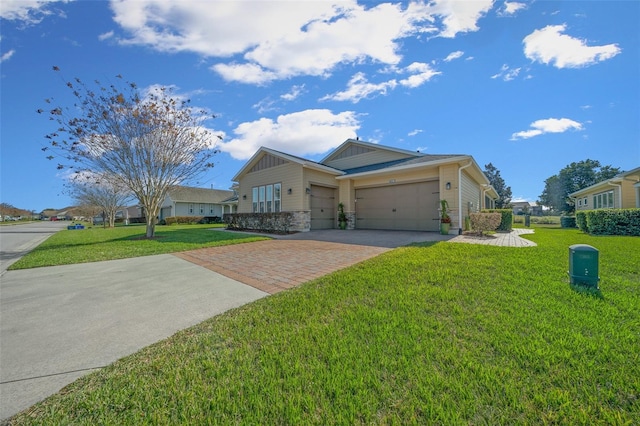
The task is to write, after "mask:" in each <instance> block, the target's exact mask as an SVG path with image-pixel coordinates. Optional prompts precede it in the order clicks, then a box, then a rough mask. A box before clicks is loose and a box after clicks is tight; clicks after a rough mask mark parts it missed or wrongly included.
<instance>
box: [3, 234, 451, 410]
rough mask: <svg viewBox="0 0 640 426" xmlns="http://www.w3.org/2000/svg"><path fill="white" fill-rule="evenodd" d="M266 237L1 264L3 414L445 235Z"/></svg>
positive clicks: (444, 238) (445, 237)
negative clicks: (65, 261) (255, 307)
mask: <svg viewBox="0 0 640 426" xmlns="http://www.w3.org/2000/svg"><path fill="white" fill-rule="evenodd" d="M211 232H229V231H223V230H220V231H211ZM272 237H275V238H274V239H273V240H270V241H260V242H255V243H247V244H236V245H230V246H224V247H217V248H210V249H201V250H194V251H190V252H183V253H177V254H175V255H171V254H166V255H158V256H147V257H140V258H133V259H124V260H113V261H106V262H95V263H85V264H77V265H66V266H56V267H47V268H36V269H29V270H19V271H8V272H5V273H4V274H3V275H2V280H1V282H0V286H1V287H0V290H1V292H0V294H1V298H0V419H6V418H7V417H9V416H11V415H13V414H16V413H17V412H19V411H21V410H24V409H26V408H28V407H29V406H31V405H32V404H34V403H36V402H38V401H40V400H42V399H44V398H46V397H47V396H49V395H51V394H53V393H55V392H57V391H59V390H60V389H61V388H62V387H64V386H65V385H67V384H69V383H71V382H73V381H74V380H76V379H77V378H79V377H81V376H83V375H85V374H87V373H89V372H91V371H94V370H95V369H99V368H102V367H104V366H106V365H108V364H110V363H112V362H114V361H116V360H117V359H119V358H122V357H124V356H127V355H129V354H132V353H134V352H136V351H138V350H140V349H141V348H143V347H145V346H147V345H150V344H152V343H154V342H157V341H159V340H162V339H164V338H166V337H169V336H171V335H172V334H174V333H175V332H177V331H179V330H182V329H184V328H187V327H190V326H192V325H195V324H197V323H199V322H202V321H204V320H205V319H207V318H210V317H212V316H215V315H218V314H220V313H222V312H225V311H227V310H229V309H231V308H234V307H237V306H241V305H244V304H246V303H249V302H251V301H254V300H257V299H259V298H262V297H265V296H267V295H269V294H273V293H277V292H278V291H282V290H284V289H287V288H290V287H294V286H297V285H299V284H301V283H303V282H306V281H309V280H311V279H314V278H317V277H319V276H322V275H325V274H328V273H330V272H333V271H336V270H338V269H342V268H345V267H347V266H350V265H352V264H354V263H357V262H360V261H362V260H365V259H368V258H370V257H373V256H377V255H379V254H380V253H383V252H385V251H388V250H391V249H392V248H393V247H398V246H402V245H406V244H410V243H412V242H420V241H434V240H435V241H440V240H446V239H449V238H451V237H449V236H441V235H439V234H437V233H429V232H393V231H340V230H327V231H313V232H308V233H300V234H292V235H286V236H272Z"/></svg>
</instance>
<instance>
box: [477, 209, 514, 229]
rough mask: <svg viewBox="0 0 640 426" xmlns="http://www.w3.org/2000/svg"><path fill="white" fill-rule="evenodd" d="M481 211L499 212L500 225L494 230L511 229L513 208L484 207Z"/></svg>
mask: <svg viewBox="0 0 640 426" xmlns="http://www.w3.org/2000/svg"><path fill="white" fill-rule="evenodd" d="M482 213H500V214H501V215H502V218H501V220H500V225H499V226H498V229H496V231H498V232H510V231H511V229H512V226H511V225H512V223H513V210H511V209H485V210H482Z"/></svg>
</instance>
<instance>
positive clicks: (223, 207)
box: [160, 185, 238, 220]
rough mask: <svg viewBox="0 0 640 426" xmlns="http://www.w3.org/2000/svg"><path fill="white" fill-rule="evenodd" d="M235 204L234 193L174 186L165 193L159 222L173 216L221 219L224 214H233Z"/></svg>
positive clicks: (236, 199)
mask: <svg viewBox="0 0 640 426" xmlns="http://www.w3.org/2000/svg"><path fill="white" fill-rule="evenodd" d="M237 204H238V197H237V195H236V193H235V192H234V191H226V190H222V189H208V188H195V187H190V186H179V185H176V186H172V187H171V188H169V190H168V191H167V195H166V197H165V199H164V202H163V203H162V206H161V208H160V220H163V219H166V218H168V217H174V216H193V217H205V218H222V217H223V215H224V214H225V213H234V212H235V211H236V210H237Z"/></svg>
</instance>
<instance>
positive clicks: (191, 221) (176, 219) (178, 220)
mask: <svg viewBox="0 0 640 426" xmlns="http://www.w3.org/2000/svg"><path fill="white" fill-rule="evenodd" d="M202 219H203V217H202V216H171V217H167V218H165V219H164V222H165V224H167V225H195V224H197V223H200V221H201V220H202Z"/></svg>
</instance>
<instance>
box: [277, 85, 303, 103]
mask: <svg viewBox="0 0 640 426" xmlns="http://www.w3.org/2000/svg"><path fill="white" fill-rule="evenodd" d="M303 93H304V84H301V85H294V86H293V87H292V88H291V90H290V91H289V92H288V93H285V94H283V95H280V99H284V100H285V101H293V100H295V99H296V98H297V97H298V96H300V95H301V94H303Z"/></svg>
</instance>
